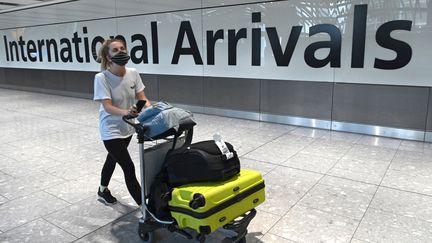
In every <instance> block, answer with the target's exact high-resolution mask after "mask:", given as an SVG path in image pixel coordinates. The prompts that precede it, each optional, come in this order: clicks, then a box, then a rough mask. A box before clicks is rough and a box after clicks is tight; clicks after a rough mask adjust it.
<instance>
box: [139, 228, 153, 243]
mask: <svg viewBox="0 0 432 243" xmlns="http://www.w3.org/2000/svg"><path fill="white" fill-rule="evenodd" d="M138 235H139V237H140V238H141V240H143V242H145V243H152V242H154V238H155V233H154V232H153V231H150V232H144V231H142V230H138Z"/></svg>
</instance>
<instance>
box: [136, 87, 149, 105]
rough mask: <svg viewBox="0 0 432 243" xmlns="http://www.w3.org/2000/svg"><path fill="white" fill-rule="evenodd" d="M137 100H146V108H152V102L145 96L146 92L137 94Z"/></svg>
mask: <svg viewBox="0 0 432 243" xmlns="http://www.w3.org/2000/svg"><path fill="white" fill-rule="evenodd" d="M136 99H137V100H145V101H146V103H145V106H146V107H149V106H151V103H150V100H149V99H147V96H146V95H145V94H144V90H143V91H140V92H138V93H136Z"/></svg>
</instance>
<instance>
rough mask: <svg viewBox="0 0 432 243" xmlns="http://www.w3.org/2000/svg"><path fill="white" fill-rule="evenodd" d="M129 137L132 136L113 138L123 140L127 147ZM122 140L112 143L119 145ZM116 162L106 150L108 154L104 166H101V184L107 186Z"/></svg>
mask: <svg viewBox="0 0 432 243" xmlns="http://www.w3.org/2000/svg"><path fill="white" fill-rule="evenodd" d="M131 138H132V136H131V137H128V138H125V139H114V140H123V142H125V143H126V147H128V146H129V143H130V141H131ZM123 142H122V141H114V143H120V146H123V145H122V144H123ZM104 143H105V142H104ZM116 163H117V162H116V160H115V159H114V158H113V157H112V156H111V155H110V154H109V151H108V155H107V157H106V160H105V163H104V166H103V167H102V172H101V186H103V187H108V184H109V182H110V180H111V177H112V175H113V173H114V170H115V166H116Z"/></svg>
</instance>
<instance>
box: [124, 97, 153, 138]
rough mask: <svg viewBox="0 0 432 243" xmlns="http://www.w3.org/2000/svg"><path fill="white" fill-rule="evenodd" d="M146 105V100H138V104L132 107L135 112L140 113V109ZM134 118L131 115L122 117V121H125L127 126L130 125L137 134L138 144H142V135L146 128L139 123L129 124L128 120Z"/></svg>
mask: <svg viewBox="0 0 432 243" xmlns="http://www.w3.org/2000/svg"><path fill="white" fill-rule="evenodd" d="M145 103H146V100H138V102H137V103H136V104H135V105H134V106H135V108H136V110H137V112H138V113H139V112H141V110H142V108H143V107H144V105H145ZM132 118H135V117H133V116H131V115H126V116H123V117H122V120H123V121H125V122H126V123H127V124H129V125H131V126H132V127H133V128H135V131H136V132H137V134H138V142H139V143H143V142H144V133H145V132H146V131H147V129H148V127H145V126H143V125H141V124H139V123H134V122H131V121H130V119H132Z"/></svg>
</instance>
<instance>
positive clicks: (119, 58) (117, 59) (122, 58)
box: [111, 51, 130, 66]
mask: <svg viewBox="0 0 432 243" xmlns="http://www.w3.org/2000/svg"><path fill="white" fill-rule="evenodd" d="M129 59H130V56H129V55H128V54H127V53H126V52H122V51H121V52H119V53H117V54H115V55H114V56H113V57H111V61H112V62H113V63H115V64H117V65H120V66H124V65H126V63H128V61H129Z"/></svg>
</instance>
